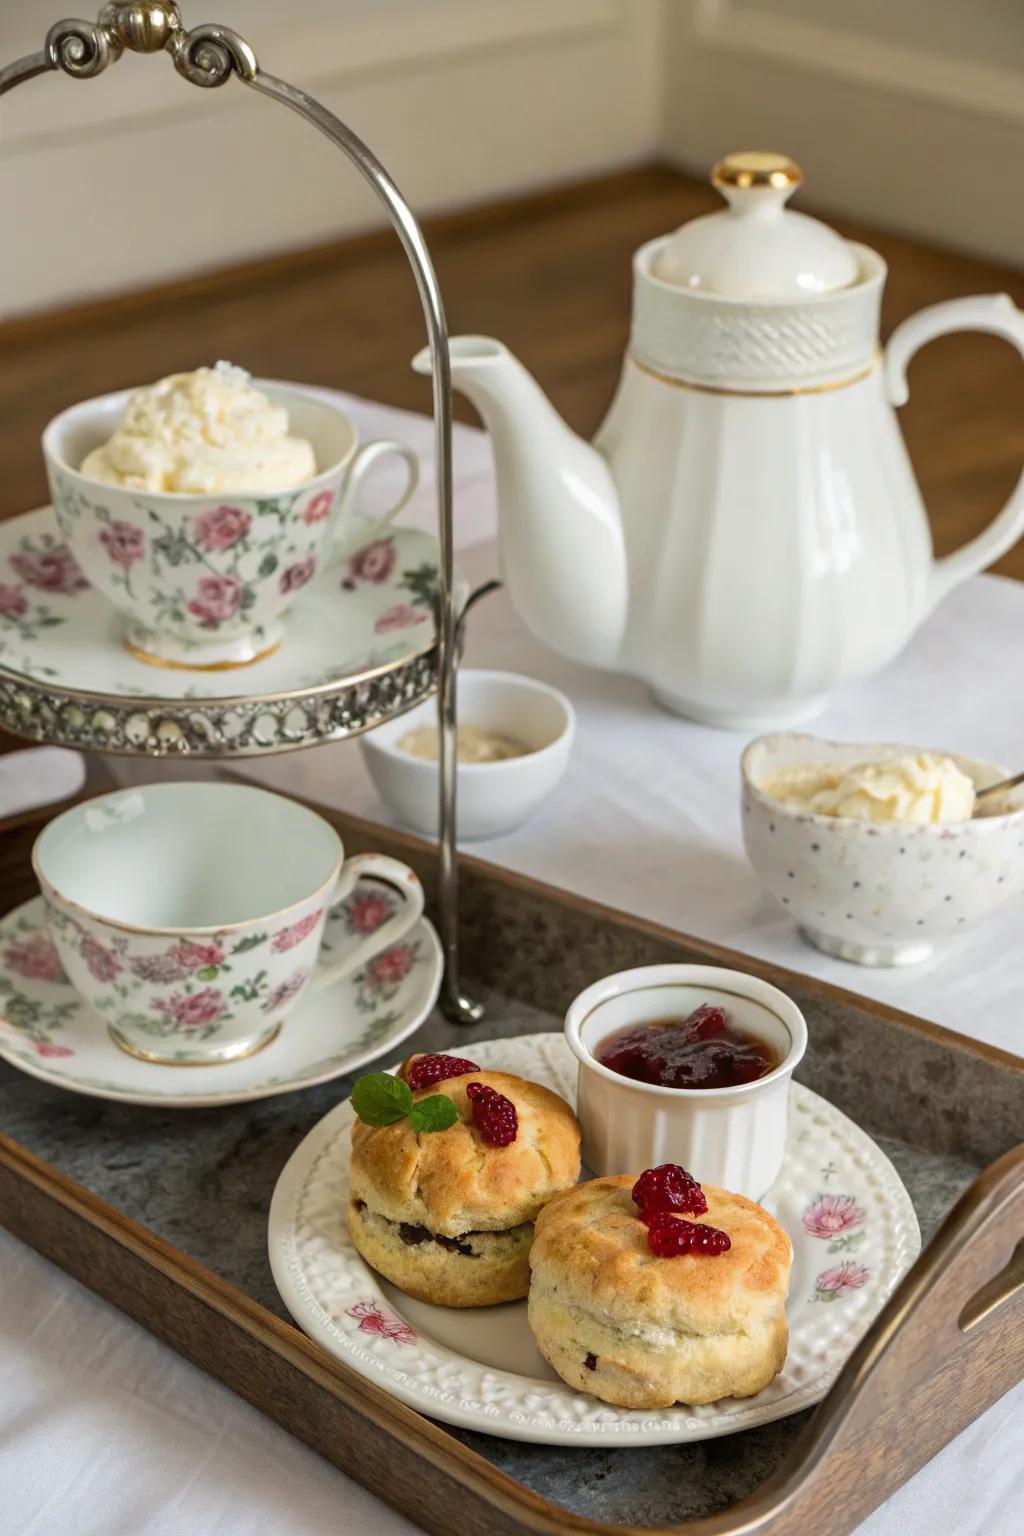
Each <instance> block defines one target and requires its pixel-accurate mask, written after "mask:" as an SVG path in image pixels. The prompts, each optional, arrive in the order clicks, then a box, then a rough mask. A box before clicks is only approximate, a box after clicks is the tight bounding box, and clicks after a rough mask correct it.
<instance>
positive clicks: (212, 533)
mask: <svg viewBox="0 0 1024 1536" xmlns="http://www.w3.org/2000/svg"><path fill="white" fill-rule="evenodd" d="M251 527H252V518H251V517H250V516H249V513H248V512H246V511H245V509H244V508H243V507H211V508H210V510H209V512H202V513H200V515H199V516H198V517H197V518H196V520H195V539H196V543H197V544H198V545H199V548H200V549H205V550H209V551H213V550H217V549H230V548H231V546H232V545H233V544H237V543H238V541H239V539H244V538H245V536H246V534H247V533H248V532H249V529H250V528H251Z"/></svg>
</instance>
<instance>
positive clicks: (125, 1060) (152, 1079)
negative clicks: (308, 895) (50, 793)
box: [0, 880, 441, 1107]
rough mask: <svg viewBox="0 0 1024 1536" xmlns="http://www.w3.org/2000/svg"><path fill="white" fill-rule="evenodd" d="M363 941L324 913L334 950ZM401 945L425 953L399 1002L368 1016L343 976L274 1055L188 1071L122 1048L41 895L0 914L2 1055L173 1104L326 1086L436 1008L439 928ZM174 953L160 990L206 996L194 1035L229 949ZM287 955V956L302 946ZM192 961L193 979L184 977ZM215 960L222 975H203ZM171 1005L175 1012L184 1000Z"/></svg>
mask: <svg viewBox="0 0 1024 1536" xmlns="http://www.w3.org/2000/svg"><path fill="white" fill-rule="evenodd" d="M378 889H379V890H380V891H389V890H390V888H389V887H385V886H383V885H379V886H378V883H377V882H375V881H371V880H363V881H360V882H359V884H358V885H357V887H356V891H355V893H354V897H353V898H350V900H352V899H355V900H358V899H359V898H361V897H363V896H366V897H372V896H374V895H375V894H376V892H377V891H378ZM277 931H278V932H286V931H287V929H279V930H277ZM272 937H273V931H272V930H271V931H268V932H267V934H266V935H264V936H263V937H262V939H261V943H262V944H263V945H265V946H266V948H267V949H269V948H270V944H271V943H272ZM357 937H358V935H356V934H352V933H350V932H349V931H348V930H347V928H346V925H345V921H344V919H343V918H342V917H340V916H332V915H331V914H330V913H328V914H327V917H326V927H325V940H324V942H325V945H326V944H330V945H331V947H332V949H333V950H335V951H337V950H338V949H343V948H344V946H345V945H346V944H352V943H354V942H356V940H357ZM404 942H405V944H406V945H412V946H414V947H415V948H416V950H417V960H416V963H415V964H414V965H413V966H412V967H411V968H410V969H409V970H408V972H407V973H406V976H405V978H404V980H403V982H402V984H401V986H400V987H398V988H397V989H396V990H395V992H394V993H393V994H392V996H391V997H390V999H386V998H384V997H380V998H378V999H377V1000H376V1002H375V1005H374V1007H373V1008H372V1009H371V1010H369V1011H367V1010H366V1009H364V1008H363V1007H361V1006H360V990H361V989H360V987H359V985H358V983H357V982H356V980H355V977H353V976H348V977H345V978H343V979H342V980H341V981H339V982H336V983H335V984H334V985H333V986H330V987H324V988H323V989H322V990H321V991H318V992H315V993H313V992H307V994H306V995H305V996H304V997H302V998H300V999H299V1001H298V1003H297V1005H296V1008H295V1011H294V1012H293V1013H292V1014H290V1015H289V1017H288V1020H287V1022H286V1024H285V1027H284V1029H283V1030H282V1032H281V1034H280V1036H279V1037H278V1039H277V1040H275V1041H274V1043H273V1044H272V1045H270V1046H268V1047H267V1048H266V1050H264V1051H260V1052H259V1053H258V1054H257V1055H255V1056H252V1057H250V1058H249V1059H248V1060H244V1061H238V1062H230V1063H226V1064H224V1065H221V1066H217V1067H211V1068H210V1069H209V1070H208V1071H205V1072H196V1071H195V1070H194V1069H193V1068H191V1067H188V1066H181V1067H174V1066H156V1065H153V1064H151V1063H149V1062H144V1061H138V1060H136V1059H135V1058H133V1057H131V1056H126V1055H125V1054H124V1052H123V1051H119V1050H118V1049H117V1047H116V1046H115V1045H114V1044H113V1043H112V1042H111V1040H110V1038H109V1035H108V1034H107V1029H106V1025H105V1023H104V1022H103V1020H102V1019H101V1018H100V1016H99V1015H98V1014H96V1013H95V1012H93V1010H92V1009H90V1008H89V1007H87V1005H86V1004H85V1003H84V1002H83V1001H82V999H81V998H80V997H79V995H78V993H77V992H76V991H75V990H74V988H73V987H72V985H71V983H70V981H69V980H68V978H67V976H66V974H65V972H64V970H63V967H62V965H61V961H60V956H59V954H58V952H57V950H56V948H55V946H54V944H53V942H52V940H51V938H50V934H49V930H48V927H47V922H46V911H45V906H44V903H43V900H42V897H36V898H35V899H34V900H32V901H30V902H27V903H26V904H25V905H24V906H22V907H19V908H17V909H16V910H15V911H14V912H11V913H9V914H8V915H7V917H5V918H3V919H2V920H0V1057H2V1058H4V1059H6V1060H7V1061H9V1062H11V1063H12V1064H13V1065H14V1066H17V1067H20V1068H21V1069H22V1070H23V1071H26V1072H28V1073H30V1074H31V1075H32V1076H34V1077H42V1078H44V1079H45V1080H46V1081H48V1082H52V1083H56V1084H58V1085H59V1086H61V1087H64V1088H69V1089H72V1090H73V1091H77V1092H80V1093H85V1094H89V1095H91V1096H94V1097H99V1098H109V1099H118V1100H121V1101H124V1102H129V1103H153V1104H162V1105H164V1106H175V1105H181V1106H183V1107H191V1106H193V1105H205V1104H231V1103H236V1102H242V1101H245V1100H248V1099H259V1098H266V1097H269V1096H270V1095H272V1094H277V1093H286V1092H289V1091H291V1090H293V1089H296V1088H303V1087H308V1086H311V1085H312V1084H314V1083H320V1082H326V1081H328V1080H329V1079H331V1078H333V1077H338V1076H340V1075H342V1074H343V1073H345V1072H351V1071H354V1070H356V1069H357V1068H359V1067H361V1066H363V1065H364V1064H365V1063H366V1062H368V1061H370V1060H372V1059H373V1057H374V1056H376V1055H378V1054H379V1053H380V1052H381V1051H384V1050H393V1049H394V1048H395V1047H396V1046H397V1045H398V1043H399V1042H400V1041H401V1040H404V1039H405V1037H406V1036H407V1035H409V1034H411V1033H412V1031H413V1030H414V1029H416V1028H417V1026H418V1025H419V1024H421V1023H422V1022H423V1020H424V1019H425V1018H426V1016H427V1015H428V1014H429V1012H430V1010H431V1009H432V1007H433V1005H434V1002H435V1000H436V997H437V992H438V988H439V986H440V982H441V949H440V944H439V942H438V938H437V935H436V933H435V932H434V930H433V928H432V926H431V925H430V923H428V922H427V921H426V919H421V920H420V922H419V923H417V925H416V926H415V927H414V928H413V929H412V932H411V935H410V937H409V939H408V940H406V941H404ZM177 949H179V946H169V947H168V948H167V949H166V951H165V953H164V957H163V958H164V959H165V960H166V961H167V962H168V965H169V968H170V969H172V970H173V975H174V979H173V980H169V981H167V982H165V983H164V986H165V988H166V991H165V992H164V993H162V994H161V995H164V996H166V997H167V998H168V999H170V998H173V997H178V998H182V997H185V998H192V999H199V1001H198V1002H195V1003H194V1004H193V1006H192V1008H191V1009H190V1008H189V1007H188V1005H187V1004H186V1005H185V1007H184V1008H182V1009H180V1011H181V1012H182V1014H183V1017H182V1018H181V1020H180V1025H181V1028H182V1029H183V1030H184V1031H185V1033H186V1034H187V1033H188V1031H189V1030H190V1029H202V1028H205V1027H206V1022H204V1020H203V1018H202V1014H203V1013H204V1012H205V1010H206V1009H207V1008H211V1009H212V1007H213V999H210V998H204V997H203V993H204V992H220V993H223V992H224V988H225V986H226V985H227V981H226V980H225V971H226V968H227V965H229V964H230V963H231V954H230V951H227V950H225V948H224V946H220V945H217V944H215V943H213V942H210V943H204V944H203V945H189V946H187V947H184V946H183V947H181V952H179V953H174V952H173V951H175V950H177ZM200 951H202V952H201V953H200ZM284 953H285V955H286V957H287V956H288V955H291V954H293V953H294V950H289V949H286V950H285V952H284ZM385 953H387V952H386V951H385ZM94 958H95V957H94ZM111 960H112V961H113V962H116V963H117V964H118V965H121V964H122V957H121V956H120V955H118V954H117V953H116V952H115V951H113V950H112V949H105V961H106V962H107V963H109V962H110V961H111ZM105 961H104V960H100V961H99V963H100V964H101V965H103V964H104V963H105ZM183 967H184V968H185V970H186V976H187V978H189V979H187V980H183V979H182V978H181V975H180V972H181V970H182V968H183ZM213 967H216V970H217V979H216V981H214V980H213V979H210V978H209V977H208V976H205V977H204V974H203V973H208V972H209V971H210V970H211V969H212V968H213ZM121 974H123V971H119V972H118V975H121ZM165 974H166V973H165ZM231 974H233V973H228V979H230V975H231ZM290 974H291V972H289V971H288V970H287V969H286V971H285V977H284V982H283V983H282V985H287V982H288V978H289V975H290ZM175 1006H178V1005H175ZM169 1011H170V1013H172V1014H173V1013H174V1012H175V1007H173V1006H172V1007H170V1009H169ZM177 1022H178V1021H177V1020H175V1023H177Z"/></svg>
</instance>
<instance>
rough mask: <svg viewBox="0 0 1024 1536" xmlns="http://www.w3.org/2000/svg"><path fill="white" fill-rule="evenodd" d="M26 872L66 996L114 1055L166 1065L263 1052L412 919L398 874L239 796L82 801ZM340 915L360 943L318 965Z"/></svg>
mask: <svg viewBox="0 0 1024 1536" xmlns="http://www.w3.org/2000/svg"><path fill="white" fill-rule="evenodd" d="M32 863H33V867H34V869H35V872H36V875H37V876H38V879H39V884H40V886H41V888H42V892H43V896H44V898H45V900H46V909H47V919H48V922H49V926H50V931H51V933H52V935H53V939H54V943H55V944H56V946H57V950H58V952H59V954H60V959H61V963H62V965H63V967H64V970H65V971H66V972H67V975H68V977H69V979H70V981H71V982H72V984H73V986H74V987H75V988H76V990H77V991H78V992H80V993H81V995H82V997H83V998H84V999H85V1001H86V1002H87V1003H88V1004H89V1005H90V1006H91V1007H92V1008H94V1009H95V1010H96V1012H97V1013H98V1014H100V1015H101V1016H102V1018H103V1019H104V1020H105V1021H106V1023H107V1026H108V1028H109V1031H110V1034H111V1036H112V1038H113V1039H114V1041H115V1042H116V1044H117V1045H119V1046H120V1047H121V1048H122V1049H123V1050H126V1051H128V1052H129V1053H130V1054H131V1055H133V1056H140V1057H142V1058H143V1059H144V1060H146V1061H154V1062H165V1063H168V1064H172V1065H177V1066H181V1065H200V1064H212V1063H216V1062H225V1061H237V1060H238V1059H239V1058H240V1057H243V1056H249V1055H252V1054H253V1052H255V1051H258V1050H259V1049H260V1048H261V1047H262V1046H264V1045H268V1044H269V1043H270V1041H271V1040H272V1039H273V1038H274V1037H275V1035H276V1034H277V1032H278V1030H279V1029H280V1028H281V1025H282V1023H283V1022H284V1020H285V1019H286V1018H287V1016H288V1014H289V1013H290V1011H291V1010H292V1008H294V1006H295V1004H296V1002H297V1000H298V999H299V997H300V996H301V995H302V993H303V991H304V990H305V988H306V987H308V986H317V987H319V986H324V985H330V984H332V983H333V982H335V981H337V980H338V979H339V978H340V977H341V976H343V975H346V974H348V973H349V972H350V971H354V970H358V969H359V968H361V967H364V966H365V965H366V964H367V962H368V961H370V960H371V959H372V958H373V956H375V955H377V954H379V953H380V952H381V951H382V950H384V949H386V948H388V947H389V946H390V945H392V944H394V943H395V942H396V941H397V940H398V939H400V938H402V937H403V936H404V935H405V934H406V933H407V932H408V931H409V929H410V928H411V927H412V926H413V924H414V923H415V922H416V921H417V920H418V918H419V917H420V914H421V913H422V911H423V889H422V887H421V885H420V883H419V881H418V880H417V878H416V876H415V875H414V874H413V872H412V870H411V869H407V868H406V866H405V865H404V864H400V863H399V862H398V860H397V859H390V858H387V857H385V856H384V855H383V854H374V853H369V854H360V855H358V856H357V857H355V858H352V859H348V860H346V859H345V853H344V849H343V847H342V844H341V839H340V838H339V837H338V835H337V833H336V832H335V831H334V829H333V828H332V827H331V826H330V825H329V824H328V823H327V822H326V821H324V819H323V817H321V816H318V815H317V814H316V813H315V812H314V811H310V810H307V809H306V808H305V807H304V806H301V805H298V804H296V803H295V802H294V801H292V800H288V799H286V798H285V797H284V796H282V795H274V794H270V793H269V792H268V791H267V790H263V789H255V788H250V787H249V786H248V785H240V784H211V783H180V784H152V785H146V786H145V787H142V788H138V789H129V790H118V791H116V792H115V793H114V794H110V795H101V796H99V798H98V799H95V800H88V801H85V802H84V803H82V804H81V805H77V806H73V807H72V808H71V810H69V811H65V812H64V814H63V815H61V816H58V817H57V818H56V819H55V820H54V821H52V822H50V824H49V825H48V826H47V827H46V828H45V830H44V831H43V832H42V833H41V834H40V836H39V837H38V838H37V840H36V844H35V847H34V849H33V852H32ZM364 877H371V878H369V879H366V878H364ZM357 880H358V881H359V882H360V884H359V887H358V889H357V890H353V887H355V885H356V882H357ZM343 903H344V904H345V909H346V916H347V918H348V919H349V926H350V927H351V929H352V931H353V933H354V934H357V935H360V936H361V937H360V938H359V942H358V943H356V945H355V946H354V947H353V948H351V949H349V948H346V951H345V955H344V958H343V959H338V960H335V961H333V962H332V959H331V957H330V955H328V954H326V953H323V952H321V939H322V936H323V928H324V919H325V917H326V915H327V912H328V909H330V910H332V911H336V909H337V907H338V906H339V905H341V904H343Z"/></svg>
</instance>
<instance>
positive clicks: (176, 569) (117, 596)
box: [43, 363, 419, 669]
mask: <svg viewBox="0 0 1024 1536" xmlns="http://www.w3.org/2000/svg"><path fill="white" fill-rule="evenodd" d="M390 454H397V455H398V456H399V457H400V458H402V459H403V460H404V462H405V466H406V471H407V483H406V486H405V490H404V492H403V494H402V496H401V497H400V498H399V500H398V501H397V502H396V503H395V505H393V506H391V507H389V508H388V509H387V511H386V512H385V513H384V514H383V515H382V516H381V517H379V518H377V519H376V521H375V522H373V523H369V522H365V521H363V520H362V519H361V518H358V517H356V516H355V502H356V498H357V493H358V489H359V486H360V484H361V482H362V480H363V477H364V476H365V474H366V473H367V472H368V471H369V470H370V468H371V467H372V466H373V465H374V464H375V463H376V462H377V461H378V460H379V459H380V458H381V457H382V456H385V455H390ZM43 455H44V458H45V460H46V469H47V475H48V477H49V481H50V492H51V496H52V499H53V506H54V511H55V513H56V517H57V522H58V524H59V525H60V530H61V533H62V535H63V537H64V539H65V540H66V541H67V544H68V546H69V548H70V551H71V554H72V555H73V557H74V559H75V560H76V561H77V563H78V565H79V566H80V568H81V570H82V571H83V573H84V575H85V576H86V577H87V579H88V581H89V582H90V584H91V585H92V586H94V587H95V588H96V589H97V590H98V591H99V592H102V593H103V595H104V597H106V598H107V600H108V601H109V602H110V603H111V604H112V605H113V607H114V608H116V609H117V611H118V613H119V614H120V615H121V616H122V618H123V619H124V621H125V641H126V644H127V645H128V647H129V649H131V650H132V651H133V652H134V653H135V654H137V655H139V656H140V657H141V658H142V659H143V660H148V661H152V662H154V663H155V664H157V665H164V666H167V665H170V666H179V667H186V668H196V669H202V668H209V667H225V666H243V665H245V664H246V663H248V662H251V661H256V660H258V659H259V658H260V657H262V656H265V655H267V654H269V653H270V652H271V651H272V650H275V649H276V648H277V646H278V645H279V644H280V643H281V640H282V638H283V635H284V629H283V623H282V621H283V619H284V618H285V616H286V615H287V612H288V610H289V609H290V608H291V607H292V605H293V604H294V603H295V602H296V601H297V600H298V599H299V598H300V596H301V593H302V591H303V589H304V588H305V587H306V586H308V584H309V582H310V581H311V580H312V579H313V577H314V575H315V574H316V573H317V571H318V569H320V568H321V567H322V566H323V565H324V564H325V563H326V562H327V561H329V560H332V559H334V558H335V557H336V556H337V555H338V554H339V553H341V552H343V551H345V552H350V551H351V549H352V548H354V547H356V546H357V545H359V544H361V543H362V542H364V541H366V540H370V539H372V538H373V537H374V534H375V533H376V532H379V530H380V528H381V526H383V524H385V523H387V522H390V520H391V519H392V518H393V517H394V516H395V515H396V514H397V513H398V512H399V511H401V509H402V507H403V506H404V505H405V503H406V502H407V501H408V499H409V497H410V496H411V494H412V492H413V490H414V489H415V486H416V482H417V479H418V475H419V466H418V461H417V459H416V456H415V455H414V454H413V452H412V450H411V449H409V448H407V447H405V446H404V445H403V444H401V443H397V442H393V441H391V440H390V439H387V440H379V441H376V442H371V443H367V444H365V445H364V446H363V447H360V446H359V442H358V438H357V435H356V430H355V427H354V426H353V425H352V423H351V422H350V421H349V419H348V417H347V416H346V415H345V414H344V412H343V411H341V410H340V409H339V408H338V407H337V406H336V405H334V404H332V403H331V402H330V401H329V400H328V399H327V398H325V397H323V396H320V395H317V394H314V393H307V392H306V391H304V390H302V389H299V388H297V387H295V386H293V385H285V384H277V383H271V382H267V381H264V380H253V379H250V377H249V375H248V374H247V373H245V372H244V370H242V369H241V368H235V367H232V366H231V365H230V364H227V363H218V364H217V365H216V367H214V368H199V369H196V370H195V371H194V372H192V373H181V374H172V375H171V376H170V377H169V378H166V379H161V380H159V381H158V382H157V383H155V384H151V385H146V386H144V387H143V388H141V389H136V390H124V391H121V392H119V393H117V394H111V395H104V396H101V397H100V398H98V399H95V400H86V401H84V402H83V403H82V404H80V405H75V406H72V407H71V408H70V409H69V410H66V411H63V412H62V413H61V414H60V415H59V416H57V417H55V418H54V420H53V421H51V422H50V424H49V426H48V427H47V428H46V431H45V432H44V434H43Z"/></svg>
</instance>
